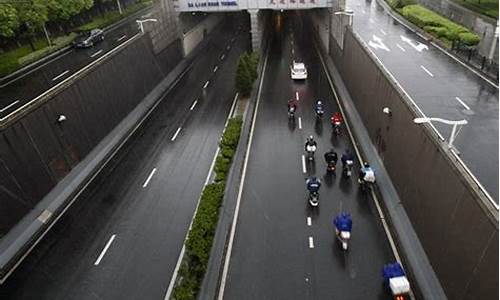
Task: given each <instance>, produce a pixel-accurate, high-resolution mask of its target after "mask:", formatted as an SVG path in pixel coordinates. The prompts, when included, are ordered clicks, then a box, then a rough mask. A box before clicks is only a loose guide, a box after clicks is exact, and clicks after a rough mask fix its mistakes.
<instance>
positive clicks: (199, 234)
mask: <svg viewBox="0 0 500 300" xmlns="http://www.w3.org/2000/svg"><path fill="white" fill-rule="evenodd" d="M241 126H242V119H241V117H236V118H232V119H230V120H229V121H228V123H227V126H226V129H225V130H224V133H223V134H222V138H221V141H220V143H219V144H220V147H221V152H220V154H219V156H218V157H217V160H216V162H215V167H214V168H215V172H216V178H215V183H212V184H209V185H207V186H205V188H204V189H203V192H202V194H201V198H200V204H199V206H198V210H197V212H196V216H195V217H194V220H193V225H192V227H191V230H190V231H189V234H188V238H187V241H186V256H185V257H184V259H183V263H182V265H181V268H180V270H179V278H180V279H179V281H178V283H177V285H176V286H175V288H174V293H173V296H174V299H176V300H192V299H196V295H197V294H198V292H199V289H200V284H201V282H202V281H203V276H204V274H205V271H206V269H207V264H208V260H209V258H210V249H211V248H212V243H213V238H214V235H215V229H216V227H217V222H218V220H219V210H220V206H221V204H222V199H223V198H224V190H225V188H226V184H225V181H226V177H227V173H228V172H229V168H230V167H231V161H232V159H233V156H234V153H235V151H236V147H237V146H238V141H239V138H240V134H241Z"/></svg>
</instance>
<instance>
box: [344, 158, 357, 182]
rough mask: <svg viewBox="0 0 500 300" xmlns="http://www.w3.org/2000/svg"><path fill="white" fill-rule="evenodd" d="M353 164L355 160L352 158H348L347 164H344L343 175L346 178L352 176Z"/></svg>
mask: <svg viewBox="0 0 500 300" xmlns="http://www.w3.org/2000/svg"><path fill="white" fill-rule="evenodd" d="M353 164H354V162H353V161H352V160H346V161H345V164H344V166H343V168H342V175H343V176H344V177H345V178H348V177H351V175H352V166H353Z"/></svg>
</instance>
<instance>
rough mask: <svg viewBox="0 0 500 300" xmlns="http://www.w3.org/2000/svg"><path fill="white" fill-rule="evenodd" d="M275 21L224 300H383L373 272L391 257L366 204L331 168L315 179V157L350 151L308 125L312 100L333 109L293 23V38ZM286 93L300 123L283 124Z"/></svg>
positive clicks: (319, 164) (320, 163)
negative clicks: (295, 100)
mask: <svg viewBox="0 0 500 300" xmlns="http://www.w3.org/2000/svg"><path fill="white" fill-rule="evenodd" d="M296 20H297V21H298V20H300V19H299V18H297V19H296ZM285 24H286V27H285V28H286V30H285V32H286V33H284V34H281V35H280V34H277V35H276V36H275V37H274V39H273V42H272V45H271V50H270V54H269V59H268V65H267V70H266V73H265V78H264V83H263V90H262V95H261V102H260V104H259V108H258V114H257V119H256V125H255V131H254V136H253V143H252V147H251V150H250V154H249V155H250V157H249V164H248V168H247V174H246V175H247V176H246V181H245V185H244V187H243V194H242V198H241V204H240V205H241V207H240V213H239V219H238V223H237V228H236V235H235V238H234V244H233V250H232V256H231V260H230V265H229V272H228V277H227V281H226V285H225V290H224V298H225V299H390V296H389V295H388V294H386V293H385V291H384V289H383V286H382V281H381V275H380V274H381V269H382V266H383V265H384V263H387V262H389V261H392V260H393V256H392V252H391V251H390V248H389V245H388V242H387V238H386V237H385V234H384V232H383V228H382V226H381V225H380V224H379V222H378V220H377V218H378V215H377V212H376V209H375V207H374V205H373V203H372V200H371V199H369V198H366V197H365V196H364V195H363V194H360V192H359V190H358V186H357V183H356V182H355V179H354V178H350V179H341V176H340V172H339V171H337V172H338V173H339V174H338V175H337V176H332V175H327V174H325V173H326V170H325V168H326V164H325V162H324V160H323V153H324V152H325V151H327V150H328V149H329V148H331V147H334V148H335V149H336V151H337V152H341V151H343V149H345V148H346V147H352V146H351V144H350V141H349V140H348V137H347V135H346V129H345V128H344V129H343V132H342V136H341V137H340V138H336V137H332V134H331V132H332V130H331V127H330V125H329V123H328V118H326V117H325V119H323V120H322V121H321V122H316V121H315V115H314V111H313V107H314V106H313V104H314V100H316V99H322V100H323V101H324V102H325V103H326V115H331V114H332V113H333V112H334V111H337V107H336V104H335V102H334V98H333V94H332V92H331V91H330V90H329V87H328V83H327V79H326V77H325V74H324V73H323V70H322V69H321V63H320V61H319V58H318V56H317V52H316V50H315V48H314V45H313V44H312V43H311V41H310V40H309V39H308V38H307V36H304V35H303V34H302V30H301V26H300V24H295V25H294V26H293V28H294V31H293V32H294V34H293V37H292V36H291V34H290V31H289V29H290V28H291V27H289V26H290V24H288V23H285ZM292 42H293V44H292ZM292 49H293V54H292ZM293 58H295V59H296V60H303V61H304V62H305V64H306V66H307V68H308V74H309V78H308V79H307V80H306V81H305V82H302V83H300V82H292V80H291V79H290V71H289V66H290V65H291V62H292V60H293ZM295 92H298V94H299V105H298V111H297V117H298V118H300V121H299V119H298V118H297V120H296V122H294V123H293V122H289V121H288V117H287V112H286V109H287V108H286V103H287V101H288V100H289V99H290V98H292V97H295ZM310 134H312V135H314V136H315V137H316V140H317V141H318V151H317V153H316V161H315V162H313V163H307V173H303V167H302V160H301V156H302V155H303V154H304V152H303V149H304V148H303V147H304V142H305V139H306V136H307V135H310ZM338 166H339V167H340V161H339V163H338ZM358 167H359V165H358V164H356V167H355V168H356V169H357V168H358ZM312 174H314V175H316V176H318V177H319V178H320V179H321V180H322V182H323V185H322V187H321V190H320V204H319V209H317V210H311V208H310V207H309V205H308V203H307V201H306V197H307V194H306V188H305V178H306V177H307V176H308V175H312ZM340 211H349V212H350V213H351V214H352V216H353V221H354V225H353V233H352V240H351V243H350V249H349V250H348V252H347V253H344V252H343V251H342V250H341V249H340V245H339V244H338V242H337V241H336V240H335V239H334V228H333V225H332V219H333V217H334V216H335V215H336V214H338V213H339V212H340ZM308 217H309V218H311V219H310V222H311V225H310V226H309V225H308ZM310 238H312V246H313V248H311V244H310V241H309V239H310Z"/></svg>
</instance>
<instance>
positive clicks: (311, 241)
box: [309, 236, 314, 249]
mask: <svg viewBox="0 0 500 300" xmlns="http://www.w3.org/2000/svg"><path fill="white" fill-rule="evenodd" d="M309 248H311V249H312V248H314V240H313V237H312V236H310V237H309Z"/></svg>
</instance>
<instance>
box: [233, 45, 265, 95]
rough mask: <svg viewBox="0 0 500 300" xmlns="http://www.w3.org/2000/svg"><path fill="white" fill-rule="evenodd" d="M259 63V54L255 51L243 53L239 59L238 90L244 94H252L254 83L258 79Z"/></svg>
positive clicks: (237, 72) (237, 71)
mask: <svg viewBox="0 0 500 300" xmlns="http://www.w3.org/2000/svg"><path fill="white" fill-rule="evenodd" d="M258 63H259V56H258V55H257V54H255V53H252V54H248V53H243V54H242V55H241V56H240V58H239V59H238V66H237V68H236V90H238V92H239V93H240V94H241V95H242V96H248V95H250V92H251V91H252V85H253V82H254V80H255V79H257V65H258Z"/></svg>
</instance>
